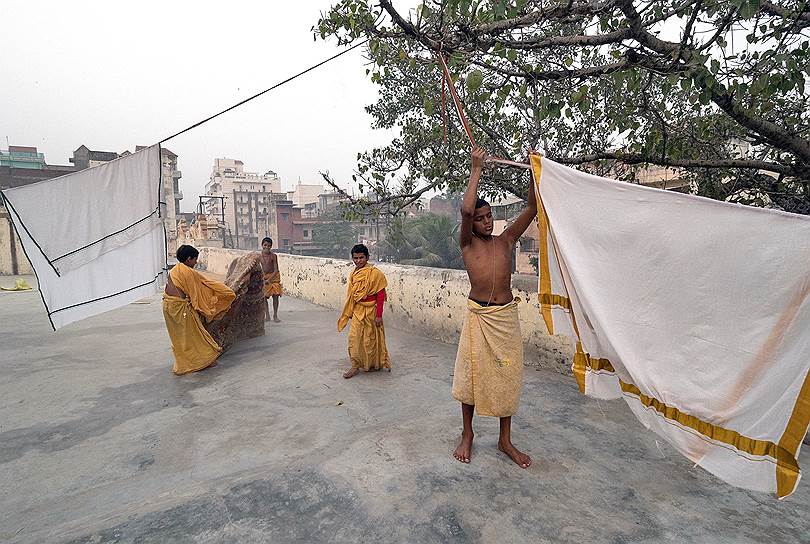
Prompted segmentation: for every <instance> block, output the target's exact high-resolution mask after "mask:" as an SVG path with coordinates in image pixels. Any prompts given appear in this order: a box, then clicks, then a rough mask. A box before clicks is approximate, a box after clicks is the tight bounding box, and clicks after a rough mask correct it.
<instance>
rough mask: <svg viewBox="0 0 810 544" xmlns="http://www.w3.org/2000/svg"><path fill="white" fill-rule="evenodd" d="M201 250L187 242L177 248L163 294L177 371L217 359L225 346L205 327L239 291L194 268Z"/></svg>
mask: <svg viewBox="0 0 810 544" xmlns="http://www.w3.org/2000/svg"><path fill="white" fill-rule="evenodd" d="M198 257H199V251H197V250H196V249H195V248H193V247H192V246H187V245H183V246H180V247H179V248H178V249H177V260H178V261H179V264H178V265H177V266H175V267H174V268H172V269H171V271H170V272H169V280H168V282H167V283H166V290H165V292H164V294H163V318H164V319H165V320H166V329H167V330H168V331H169V338H170V339H171V342H172V351H173V352H174V368H173V369H172V370H173V372H174V373H175V374H178V375H180V374H187V373H189V372H196V371H198V370H202V369H204V368H208V367H209V366H212V365H214V364H215V363H216V360H217V357H219V354H220V353H222V348H221V347H220V346H219V345H218V344H217V343H216V342H215V341H214V339H213V338H212V337H211V335H210V334H209V333H208V331H206V330H205V326H204V325H203V321H202V320H203V319H205V320H206V322H211V321H213V320H215V319H217V318H219V317H221V316H222V315H223V314H224V313H225V312H227V311H228V309H229V308H230V307H231V304H232V303H233V301H234V299H235V298H236V295H235V294H234V292H233V291H232V290H231V289H230V288H229V287H227V286H226V285H225V284H224V283H221V282H218V281H214V280H209V279H208V278H206V277H204V276H203V275H202V274H200V273H199V272H196V271H195V270H194V267H195V266H196V265H197V258H198Z"/></svg>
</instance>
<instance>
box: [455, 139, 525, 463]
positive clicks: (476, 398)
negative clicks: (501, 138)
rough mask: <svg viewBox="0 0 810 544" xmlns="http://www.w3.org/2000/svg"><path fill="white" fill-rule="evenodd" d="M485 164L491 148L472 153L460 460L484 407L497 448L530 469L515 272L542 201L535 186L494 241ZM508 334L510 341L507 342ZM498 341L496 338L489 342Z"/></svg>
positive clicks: (466, 456)
mask: <svg viewBox="0 0 810 544" xmlns="http://www.w3.org/2000/svg"><path fill="white" fill-rule="evenodd" d="M486 159H487V155H486V153H485V152H484V150H482V149H480V148H475V149H474V150H473V152H472V171H471V172H470V180H469V184H468V186H467V191H466V192H465V193H464V200H463V201H462V205H461V234H460V244H461V252H462V257H463V259H464V266H465V268H466V269H467V275H468V277H469V279H470V294H469V301H468V303H467V304H468V310H469V312H468V314H467V318H466V319H465V323H464V330H463V331H462V335H461V339H460V341H459V353H458V356H457V358H456V365H455V372H454V377H453V396H454V397H455V398H456V399H457V400H459V401H460V402H461V413H462V421H463V430H462V434H461V441H460V443H459V445H458V447H457V448H456V450H455V451H454V452H453V456H454V457H455V458H456V459H457V460H458V461H461V462H462V463H469V462H470V456H471V453H472V442H473V429H472V420H473V413H474V412H475V411H476V409H477V411H478V413H479V415H490V416H496V417H500V437H499V440H498V449H499V450H500V451H502V452H503V453H505V454H506V455H508V456H509V457H510V458H511V459H512V460H513V461H514V462H515V463H516V464H517V465H518V466H520V467H521V468H528V467H529V466H530V465H531V463H532V460H531V458H530V457H529V456H528V455H526V454H525V453H522V452H521V451H519V450H518V449H517V448H516V447H515V446H514V445H513V444H512V438H511V424H512V414H513V413H514V412H515V411H516V410H517V406H518V401H519V395H520V389H521V383H522V382H521V380H522V368H523V339H522V337H521V333H520V321H519V320H518V317H517V315H518V314H517V301H516V300H515V299H514V298H513V296H512V273H511V272H512V251H513V249H514V247H515V244H516V242H517V241H518V239H519V238H520V237H521V236H522V235H523V233H524V232H525V231H526V229H527V228H528V227H529V225H530V224H531V222H532V220H533V219H534V218H535V217H536V216H537V202H536V200H535V194H534V184H533V183H532V182H531V181H530V183H529V194H528V202H527V206H526V209H524V210H523V212H522V213H521V214H520V215H519V216H518V218H517V219H516V220H515V221H514V222H513V223H512V224H511V225H510V226H509V227H508V228H507V229H506V230H505V231H504V232H503V233H502V234H500V235H498V236H493V235H492V229H493V219H492V211H491V209H490V206H489V204H488V203H487V202H486V201H484V200H482V199H480V198H478V183H479V180H480V178H481V172H482V169H483V167H484V163H485V162H486ZM493 319H494V320H496V321H498V323H497V325H499V326H498V327H491V323H493V321H492V320H493ZM473 322H474V323H475V326H473ZM504 323H505V324H506V326H504ZM504 330H507V331H508V332H506V333H504V332H503V331H504ZM468 333H469V334H468ZM504 334H506V335H508V337H507V338H504V337H503V335H504ZM475 335H480V336H479V337H478V338H476V337H475ZM492 335H494V336H492ZM499 335H500V336H499ZM492 339H495V340H497V341H496V342H490V341H489V340H492Z"/></svg>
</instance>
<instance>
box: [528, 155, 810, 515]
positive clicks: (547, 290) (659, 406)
mask: <svg viewBox="0 0 810 544" xmlns="http://www.w3.org/2000/svg"><path fill="white" fill-rule="evenodd" d="M530 161H531V166H532V175H533V177H534V183H535V189H536V191H537V223H538V227H539V230H540V251H541V252H542V255H539V256H538V268H539V269H540V270H539V271H540V282H539V288H538V295H537V296H538V301H539V303H540V311H541V314H542V316H543V320H544V321H545V323H546V327H547V328H548V332H549V334H554V323H553V318H552V314H551V309H552V306H560V307H563V308H565V309H567V310H570V316H571V323H572V325H573V328H574V332H575V334H576V335H577V347H576V353H575V355H574V364H573V372H574V377H575V378H576V381H577V384H578V385H579V389H580V391H581V392H582V393H585V375H586V373H587V372H588V371H591V372H596V371H602V372H611V373H613V372H615V370H614V368H613V365H612V364H611V362H610V361H609V360H608V359H600V358H595V357H591V355H590V354H589V353H587V352H585V350H584V348H583V346H582V340H581V338H580V335H579V329H578V328H577V325H576V316H575V313H574V311H573V308H572V305H571V301H570V299H569V298H567V297H563V296H562V295H557V294H555V293H552V291H551V276H550V269H551V266H550V262H549V261H550V259H549V247H548V246H549V244H548V235H549V221H548V215H547V214H546V210H545V206H544V205H543V200H542V198H540V179H541V176H542V172H543V169H542V157H541V156H540V155H531V156H530ZM619 385H620V387H621V389H622V391H623V392H624V393H625V394H629V395H632V396H633V397H635V398H636V399H637V400H638V401H639V402H641V404H643V405H644V406H646V407H648V408H652V409H654V410H655V411H656V412H658V413H659V414H660V415H661V416H662V417H664V418H665V419H668V420H670V421H675V422H677V423H678V424H680V425H682V426H684V427H686V428H689V429H692V430H694V431H696V432H697V433H699V434H700V435H702V436H705V437H706V438H709V439H711V440H715V441H717V442H721V443H724V444H727V445H730V446H732V447H734V448H735V449H737V450H738V451H741V452H746V453H749V454H751V455H756V456H760V457H765V456H767V457H771V458H772V459H774V460H775V461H776V494H777V497H779V498H780V499H783V498H785V497H787V496H789V495H790V494H792V493H793V492H794V491H795V490H796V485H797V484H798V482H799V478H800V477H801V470H800V468H799V464H798V462H797V461H796V454H797V453H798V450H799V447H800V446H801V442H802V440H803V439H804V435H805V433H806V432H807V428H808V426H810V372H808V374H807V375H806V376H805V378H804V382H803V384H802V388H801V390H800V391H799V395H798V397H797V399H796V404H795V405H794V407H793V412H792V413H791V416H790V419H789V420H788V424H787V426H786V427H785V431H784V433H783V434H782V438H781V439H780V440H779V444H775V443H773V442H771V441H768V440H757V439H754V438H750V437H747V436H743V435H741V434H740V433H738V432H737V431H733V430H731V429H726V428H723V427H720V426H718V425H714V424H713V423H709V422H707V421H703V420H701V419H699V418H697V417H695V416H692V415H689V414H686V413H683V412H681V411H680V410H678V409H677V408H675V407H672V406H668V405H666V404H664V403H663V402H661V401H660V400H658V399H656V398H654V397H651V396H649V395H645V394H644V393H642V392H641V390H640V389H639V388H638V387H637V386H635V385H634V384H631V383H627V382H624V381H622V380H621V379H619Z"/></svg>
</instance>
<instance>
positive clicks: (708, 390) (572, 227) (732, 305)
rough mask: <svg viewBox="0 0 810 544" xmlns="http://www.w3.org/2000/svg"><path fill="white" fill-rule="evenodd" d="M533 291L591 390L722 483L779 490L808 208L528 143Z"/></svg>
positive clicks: (790, 428)
mask: <svg viewBox="0 0 810 544" xmlns="http://www.w3.org/2000/svg"><path fill="white" fill-rule="evenodd" d="M531 162H532V172H533V175H534V179H535V188H536V191H537V197H538V203H539V210H540V211H539V212H538V222H539V225H540V238H541V251H540V255H539V268H540V279H539V298H540V303H541V313H542V315H543V318H544V321H545V323H546V326H547V327H548V329H549V332H550V333H552V334H566V335H570V336H571V337H573V338H574V339H575V340H576V343H577V353H576V355H575V358H574V365H573V370H574V375H575V377H576V379H577V382H578V384H579V386H580V388H581V390H582V391H583V392H584V393H585V394H586V395H589V396H593V397H597V398H604V399H612V398H620V397H621V398H624V400H625V401H626V402H627V404H628V405H629V406H630V408H631V409H632V410H633V412H634V413H635V415H636V417H637V418H638V419H639V420H640V421H641V422H642V423H643V424H644V425H645V426H646V427H648V428H650V429H653V430H654V431H655V432H656V433H658V434H659V435H661V436H662V437H664V438H665V439H666V440H667V441H669V442H670V443H671V444H672V445H673V446H674V447H675V448H676V449H677V450H678V451H680V452H681V453H682V454H683V455H685V456H686V457H688V458H689V459H690V460H691V461H693V462H694V463H697V464H699V465H700V466H702V467H703V468H705V469H706V470H708V471H709V472H711V473H713V474H715V475H716V476H718V477H719V478H721V479H723V480H725V481H726V482H728V483H730V484H732V485H735V486H739V487H744V488H748V489H753V490H758V491H764V492H773V493H776V494H777V495H778V496H779V497H780V498H781V497H785V496H787V495H789V494H791V493H792V492H793V491H794V489H795V487H796V485H797V484H798V482H799V479H800V476H801V472H800V470H799V465H798V463H797V461H796V459H797V457H798V454H799V449H800V447H801V442H802V438H803V437H804V435H805V434H806V432H807V428H808V424H810V378H809V377H808V371H810V298H809V297H808V295H810V218H808V217H805V216H800V215H795V214H789V213H784V212H779V211H773V210H764V209H758V208H752V207H747V206H742V205H735V204H728V203H724V202H718V201H714V200H710V199H706V198H700V197H696V196H692V195H684V194H679V193H673V192H668V191H663V190H658V189H650V188H647V187H642V186H639V185H634V184H629V183H624V182H617V181H613V180H609V179H606V178H601V177H598V176H593V175H590V174H586V173H583V172H580V171H578V170H575V169H573V168H569V167H566V166H563V165H560V164H557V163H555V162H553V161H551V160H548V159H545V158H541V157H540V156H536V155H534V156H532V158H531Z"/></svg>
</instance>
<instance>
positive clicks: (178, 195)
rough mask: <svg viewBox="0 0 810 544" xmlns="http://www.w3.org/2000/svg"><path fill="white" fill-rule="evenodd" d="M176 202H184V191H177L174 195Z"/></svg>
mask: <svg viewBox="0 0 810 544" xmlns="http://www.w3.org/2000/svg"><path fill="white" fill-rule="evenodd" d="M174 198H175V200H183V191H177V192H176V193H174Z"/></svg>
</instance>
